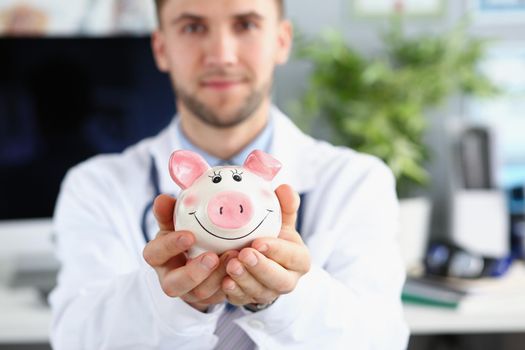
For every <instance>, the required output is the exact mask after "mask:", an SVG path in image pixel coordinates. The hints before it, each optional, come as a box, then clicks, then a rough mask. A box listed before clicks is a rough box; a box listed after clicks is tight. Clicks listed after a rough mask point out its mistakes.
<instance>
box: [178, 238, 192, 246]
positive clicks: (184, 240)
mask: <svg viewBox="0 0 525 350" xmlns="http://www.w3.org/2000/svg"><path fill="white" fill-rule="evenodd" d="M190 244H191V239H190V238H189V237H188V236H180V237H179V238H178V239H177V245H178V246H179V247H181V248H184V249H185V248H188V247H189V246H190Z"/></svg>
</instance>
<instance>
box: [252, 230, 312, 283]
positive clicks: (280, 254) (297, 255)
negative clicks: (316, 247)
mask: <svg viewBox="0 0 525 350" xmlns="http://www.w3.org/2000/svg"><path fill="white" fill-rule="evenodd" d="M299 239H300V237H299ZM252 248H254V249H255V250H257V251H258V252H259V253H262V254H263V255H264V256H265V257H267V258H269V259H270V260H273V261H274V262H276V263H277V264H279V265H281V266H283V267H284V268H285V269H287V270H291V271H296V272H299V273H301V274H305V273H306V272H308V271H309V270H310V264H311V263H310V251H309V250H308V247H307V246H306V245H305V244H304V243H302V240H301V242H300V243H297V242H294V241H288V240H285V239H281V238H268V237H265V238H259V239H256V240H255V241H254V242H253V243H252Z"/></svg>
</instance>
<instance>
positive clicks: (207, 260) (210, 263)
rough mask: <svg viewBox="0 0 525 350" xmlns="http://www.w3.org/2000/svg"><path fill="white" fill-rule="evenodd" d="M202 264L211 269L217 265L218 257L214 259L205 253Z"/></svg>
mask: <svg viewBox="0 0 525 350" xmlns="http://www.w3.org/2000/svg"><path fill="white" fill-rule="evenodd" d="M201 264H202V265H204V267H205V268H207V269H208V270H211V269H213V268H214V267H215V265H217V259H214V258H213V257H211V256H209V255H205V256H203V257H202V259H201Z"/></svg>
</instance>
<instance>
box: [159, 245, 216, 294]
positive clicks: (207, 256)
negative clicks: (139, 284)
mask: <svg viewBox="0 0 525 350" xmlns="http://www.w3.org/2000/svg"><path fill="white" fill-rule="evenodd" d="M218 264H219V257H218V256H217V255H215V254H213V253H204V254H202V255H200V256H199V257H197V258H195V259H193V260H191V261H189V262H188V263H187V264H186V265H185V266H182V267H180V268H178V269H175V270H171V271H170V272H168V273H167V274H165V275H164V276H162V278H161V286H162V290H163V291H164V293H166V294H167V295H169V296H171V297H180V296H182V295H184V294H187V293H188V292H189V291H191V290H192V289H194V288H195V287H196V286H198V285H199V284H201V283H202V281H204V280H205V279H206V278H208V277H209V276H210V275H211V273H212V271H213V270H214V269H215V268H216V267H217V265H218Z"/></svg>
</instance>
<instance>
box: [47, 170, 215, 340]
mask: <svg viewBox="0 0 525 350" xmlns="http://www.w3.org/2000/svg"><path fill="white" fill-rule="evenodd" d="M102 168H103V167H102ZM116 198H119V185H118V184H117V181H114V183H111V175H108V174H106V176H101V174H100V169H97V167H94V166H84V165H82V166H81V168H80V169H79V168H75V169H73V170H72V171H70V173H69V174H68V176H67V177H66V179H65V180H64V183H63V185H62V189H61V193H60V195H59V199H58V202H57V207H56V211H55V217H54V233H55V235H56V246H57V255H58V258H59V260H60V261H61V264H62V266H61V270H60V273H59V277H58V284H57V287H56V288H55V290H54V291H53V292H52V294H51V295H50V299H49V301H50V304H51V307H52V326H51V342H52V345H53V348H54V349H57V350H61V349H65V350H69V349H79V350H81V349H89V350H91V349H210V348H212V347H213V345H214V344H215V342H216V341H217V339H216V336H215V335H213V332H214V330H215V326H216V323H217V320H218V317H219V315H220V313H221V307H219V308H216V309H215V310H214V311H213V312H211V313H207V314H206V313H201V312H199V311H197V310H195V309H193V308H191V307H190V306H188V305H187V304H186V303H184V302H183V301H182V300H180V299H179V298H170V297H168V296H167V295H165V294H164V293H163V292H162V290H161V288H160V285H159V283H158V279H157V276H156V273H155V271H154V270H153V269H152V268H150V267H149V266H148V265H147V264H146V263H145V262H144V260H143V259H142V248H143V244H144V243H142V246H139V244H138V243H137V240H136V238H135V239H132V238H130V237H132V236H133V234H134V233H135V232H133V231H132V227H131V225H129V223H127V221H128V220H130V218H131V215H127V214H125V213H126V210H127V208H126V206H125V204H123V203H121V201H119V200H117V199H116ZM131 219H133V220H139V219H138V218H131ZM128 229H129V230H128Z"/></svg>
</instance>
